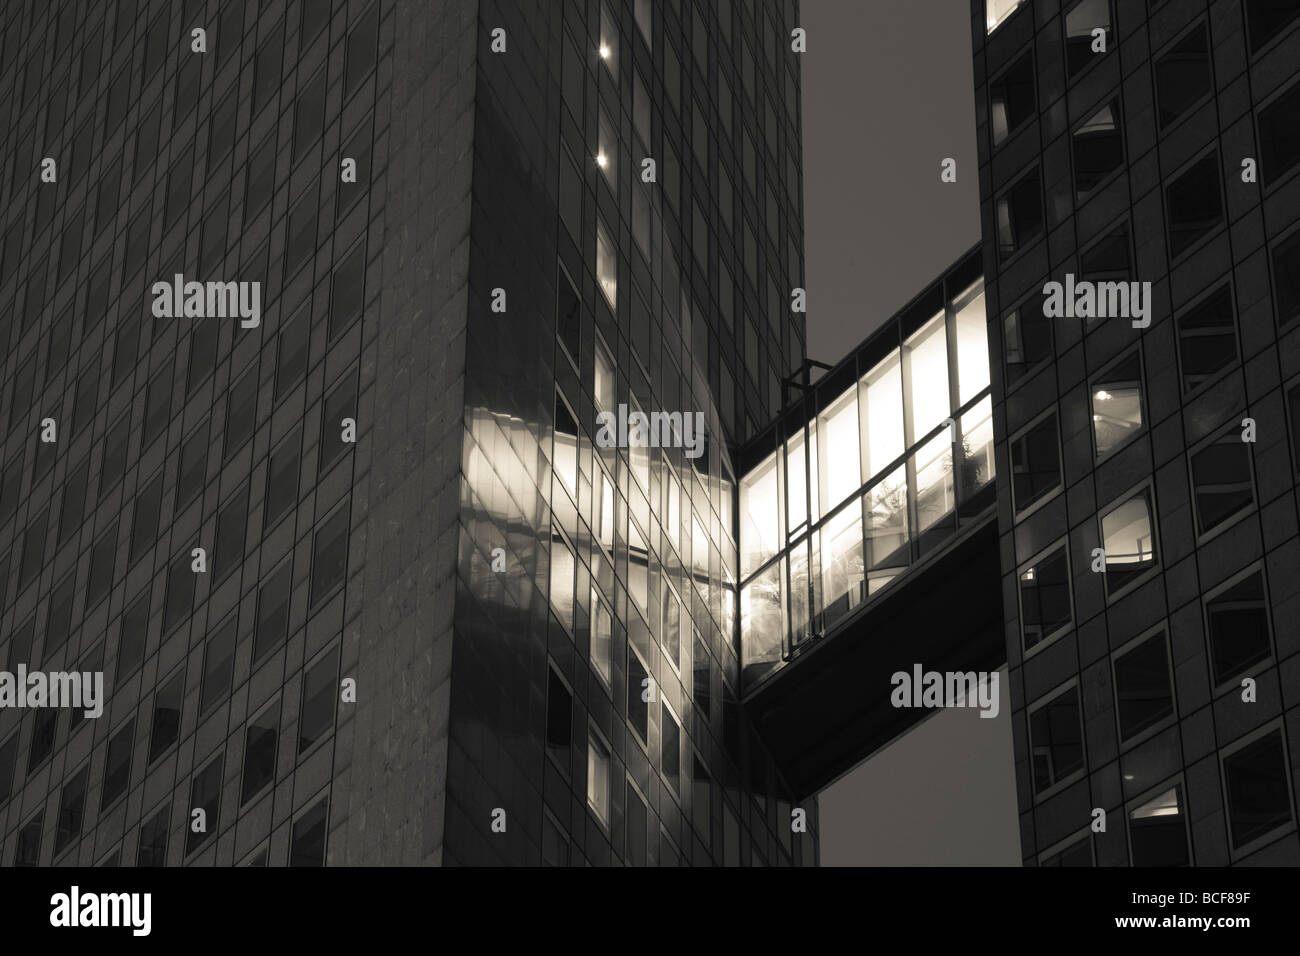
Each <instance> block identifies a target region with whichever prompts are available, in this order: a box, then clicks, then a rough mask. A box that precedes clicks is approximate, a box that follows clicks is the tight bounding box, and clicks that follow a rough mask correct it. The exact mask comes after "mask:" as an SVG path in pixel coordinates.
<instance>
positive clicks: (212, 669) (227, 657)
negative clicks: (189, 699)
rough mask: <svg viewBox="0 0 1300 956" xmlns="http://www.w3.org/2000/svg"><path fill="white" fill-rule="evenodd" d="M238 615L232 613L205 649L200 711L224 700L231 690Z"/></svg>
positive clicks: (204, 710)
mask: <svg viewBox="0 0 1300 956" xmlns="http://www.w3.org/2000/svg"><path fill="white" fill-rule="evenodd" d="M237 624H238V617H237V616H236V615H234V614H232V615H231V616H230V617H229V618H228V619H227V621H226V623H225V624H223V625H222V626H221V629H220V630H219V631H217V633H216V634H215V635H214V636H213V637H212V638H211V639H210V640H209V641H208V643H207V645H206V646H205V647H204V649H203V684H202V685H201V688H200V691H199V713H201V714H203V713H207V712H208V710H209V709H210V708H212V707H213V706H215V705H216V704H219V703H221V702H223V701H224V700H225V699H226V694H227V693H228V692H229V691H230V679H231V677H232V675H233V674H234V671H235V637H236V634H237V632H238V629H237V627H236V625H237Z"/></svg>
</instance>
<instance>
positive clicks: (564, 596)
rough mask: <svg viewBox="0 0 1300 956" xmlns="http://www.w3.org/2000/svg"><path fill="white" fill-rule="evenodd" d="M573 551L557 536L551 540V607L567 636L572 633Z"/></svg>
mask: <svg viewBox="0 0 1300 956" xmlns="http://www.w3.org/2000/svg"><path fill="white" fill-rule="evenodd" d="M573 572H574V562H573V551H572V549H570V547H569V545H568V543H567V542H566V541H565V540H564V539H563V538H561V537H559V536H558V534H557V535H554V536H552V538H551V607H552V608H554V610H555V616H556V617H557V618H559V620H560V623H561V624H563V625H564V629H565V631H566V632H568V633H569V634H572V633H573V605H574V600H573V598H574V594H573V587H574V585H573Z"/></svg>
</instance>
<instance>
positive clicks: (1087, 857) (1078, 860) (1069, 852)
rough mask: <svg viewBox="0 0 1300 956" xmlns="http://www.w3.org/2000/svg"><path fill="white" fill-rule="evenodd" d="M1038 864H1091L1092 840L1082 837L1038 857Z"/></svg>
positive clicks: (1048, 865)
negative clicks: (1049, 853)
mask: <svg viewBox="0 0 1300 956" xmlns="http://www.w3.org/2000/svg"><path fill="white" fill-rule="evenodd" d="M1038 865H1039V866H1040V867H1045V866H1047V867H1066V866H1092V865H1093V861H1092V840H1091V839H1090V838H1089V837H1084V838H1083V839H1082V840H1076V841H1075V842H1074V843H1071V844H1070V845H1069V846H1067V847H1066V848H1065V849H1063V850H1058V851H1057V852H1055V853H1053V854H1051V855H1049V856H1043V857H1039V860H1038Z"/></svg>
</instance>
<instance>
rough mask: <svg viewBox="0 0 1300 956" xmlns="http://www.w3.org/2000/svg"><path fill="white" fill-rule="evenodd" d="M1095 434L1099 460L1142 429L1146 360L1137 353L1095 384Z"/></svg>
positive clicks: (1093, 409) (1093, 423) (1093, 404)
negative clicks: (1143, 377)
mask: <svg viewBox="0 0 1300 956" xmlns="http://www.w3.org/2000/svg"><path fill="white" fill-rule="evenodd" d="M1091 391H1092V431H1093V437H1094V439H1095V441H1096V445H1097V457H1098V458H1101V457H1102V456H1104V455H1106V454H1108V453H1109V452H1110V451H1111V450H1113V449H1115V448H1118V447H1119V446H1120V445H1122V444H1124V443H1125V442H1126V441H1128V439H1129V438H1130V437H1131V436H1133V435H1136V434H1137V433H1138V432H1139V431H1140V430H1141V429H1142V360H1141V358H1140V357H1139V356H1138V354H1137V353H1136V352H1134V353H1133V354H1132V355H1131V356H1129V357H1128V358H1126V359H1124V360H1123V361H1121V362H1119V363H1118V364H1116V365H1115V366H1113V367H1112V368H1111V369H1109V370H1108V371H1106V372H1104V373H1103V374H1102V375H1100V376H1099V377H1098V381H1096V382H1094V383H1093V385H1092V389H1091Z"/></svg>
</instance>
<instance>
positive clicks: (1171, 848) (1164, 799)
mask: <svg viewBox="0 0 1300 956" xmlns="http://www.w3.org/2000/svg"><path fill="white" fill-rule="evenodd" d="M1129 837H1130V842H1131V843H1132V854H1133V865H1134V866H1183V865H1185V864H1186V863H1187V820H1186V816H1185V814H1184V813H1183V807H1182V787H1173V788H1172V789H1170V790H1166V791H1165V792H1164V793H1162V794H1160V795H1159V796H1158V797H1156V798H1155V799H1153V800H1149V801H1147V802H1146V803H1144V804H1142V806H1140V807H1138V808H1137V809H1136V810H1133V811H1132V812H1131V813H1130V814H1129Z"/></svg>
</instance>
